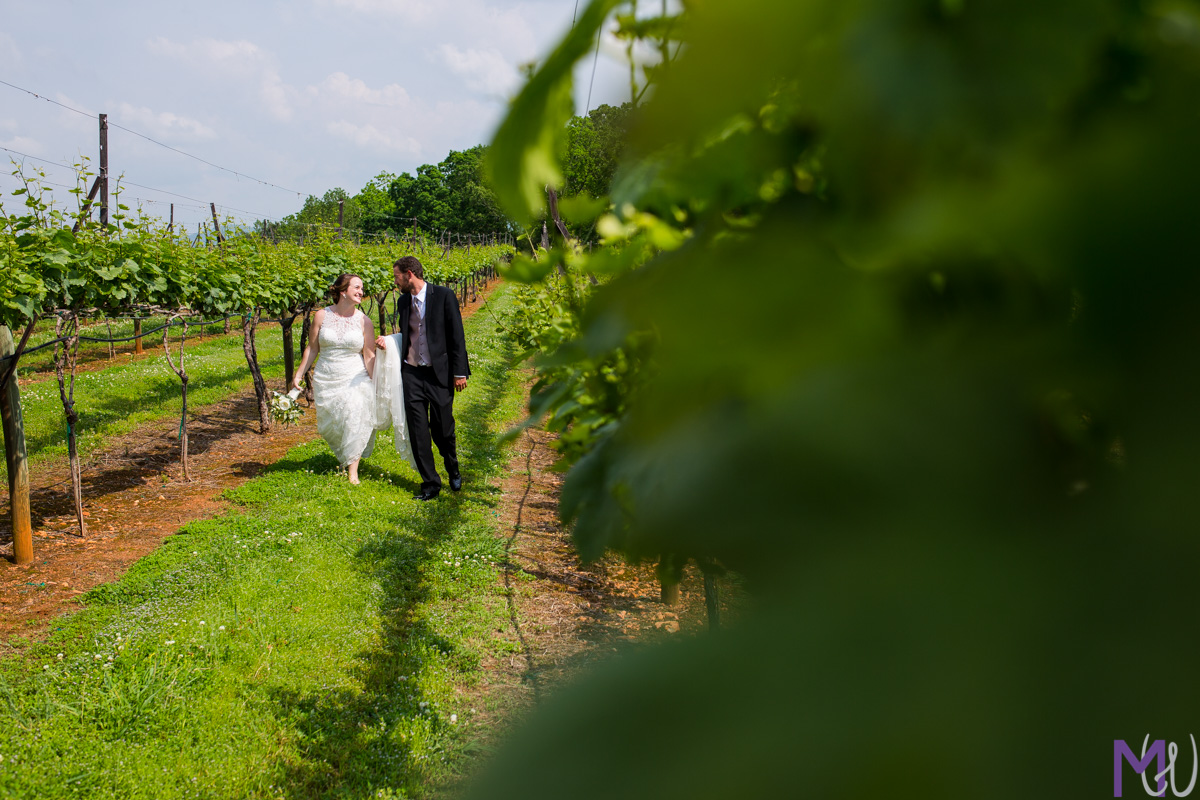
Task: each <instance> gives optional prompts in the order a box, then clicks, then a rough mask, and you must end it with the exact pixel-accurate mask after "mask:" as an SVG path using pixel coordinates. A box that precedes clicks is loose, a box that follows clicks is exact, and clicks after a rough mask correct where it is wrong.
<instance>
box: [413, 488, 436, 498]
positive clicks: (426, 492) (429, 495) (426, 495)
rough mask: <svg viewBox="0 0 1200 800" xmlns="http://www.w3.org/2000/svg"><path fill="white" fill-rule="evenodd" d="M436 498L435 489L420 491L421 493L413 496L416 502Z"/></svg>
mask: <svg viewBox="0 0 1200 800" xmlns="http://www.w3.org/2000/svg"><path fill="white" fill-rule="evenodd" d="M437 496H438V490H437V489H422V490H421V491H419V492H417V493H416V494H414V495H413V497H415V498H416V499H418V500H432V499H433V498H435V497H437Z"/></svg>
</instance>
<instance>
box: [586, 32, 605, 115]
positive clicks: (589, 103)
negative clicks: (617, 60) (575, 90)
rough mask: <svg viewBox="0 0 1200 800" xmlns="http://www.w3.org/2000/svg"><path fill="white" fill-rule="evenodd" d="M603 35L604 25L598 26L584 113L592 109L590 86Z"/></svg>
mask: <svg viewBox="0 0 1200 800" xmlns="http://www.w3.org/2000/svg"><path fill="white" fill-rule="evenodd" d="M603 35H604V25H603V24H602V25H601V26H600V30H598V31H596V55H595V56H594V57H593V58H592V79H591V81H589V82H588V99H587V107H586V108H585V109H584V110H583V113H584V114H586V113H588V112H589V111H591V110H592V87H593V86H595V85H596V62H597V61H599V60H600V37H601V36H603Z"/></svg>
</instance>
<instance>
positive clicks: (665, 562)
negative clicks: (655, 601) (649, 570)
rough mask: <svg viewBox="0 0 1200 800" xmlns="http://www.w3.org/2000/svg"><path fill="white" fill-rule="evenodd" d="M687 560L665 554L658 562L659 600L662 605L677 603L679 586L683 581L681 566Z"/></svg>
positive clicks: (672, 554) (671, 554)
mask: <svg viewBox="0 0 1200 800" xmlns="http://www.w3.org/2000/svg"><path fill="white" fill-rule="evenodd" d="M685 563H687V559H685V558H680V557H679V556H677V555H675V554H674V553H665V554H664V555H663V556H662V557H661V558H660V559H659V561H658V568H657V569H656V570H655V571H656V572H657V573H658V588H659V599H661V600H662V603H663V605H666V606H673V605H678V603H679V584H680V582H681V581H682V580H683V565H684V564H685Z"/></svg>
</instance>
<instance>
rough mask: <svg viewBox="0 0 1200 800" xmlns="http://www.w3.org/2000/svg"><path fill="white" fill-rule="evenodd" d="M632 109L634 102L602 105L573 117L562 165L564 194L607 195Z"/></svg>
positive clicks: (568, 130)
mask: <svg viewBox="0 0 1200 800" xmlns="http://www.w3.org/2000/svg"><path fill="white" fill-rule="evenodd" d="M632 111H633V105H632V104H630V103H623V104H621V105H620V106H615V107H614V106H609V105H602V106H600V107H599V108H593V109H592V110H591V111H589V112H588V114H587V116H586V117H572V118H571V121H570V122H568V123H567V147H566V155H565V156H564V157H563V164H562V169H563V186H562V194H563V195H564V196H567V197H570V196H575V195H587V196H588V197H603V196H605V195H607V194H608V193H609V188H610V187H611V186H612V180H613V175H614V174H615V173H616V171H617V163H618V162H619V161H620V159H621V153H622V151H623V150H624V145H625V131H626V127H627V126H628V124H629V114H630V112H632Z"/></svg>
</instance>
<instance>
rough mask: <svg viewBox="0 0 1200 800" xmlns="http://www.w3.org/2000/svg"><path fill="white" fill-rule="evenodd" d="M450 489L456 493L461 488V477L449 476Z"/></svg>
mask: <svg viewBox="0 0 1200 800" xmlns="http://www.w3.org/2000/svg"><path fill="white" fill-rule="evenodd" d="M450 488H451V489H453V490H454V491H456V492H457V491H458V490H459V489H461V488H462V475H451V476H450Z"/></svg>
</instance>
